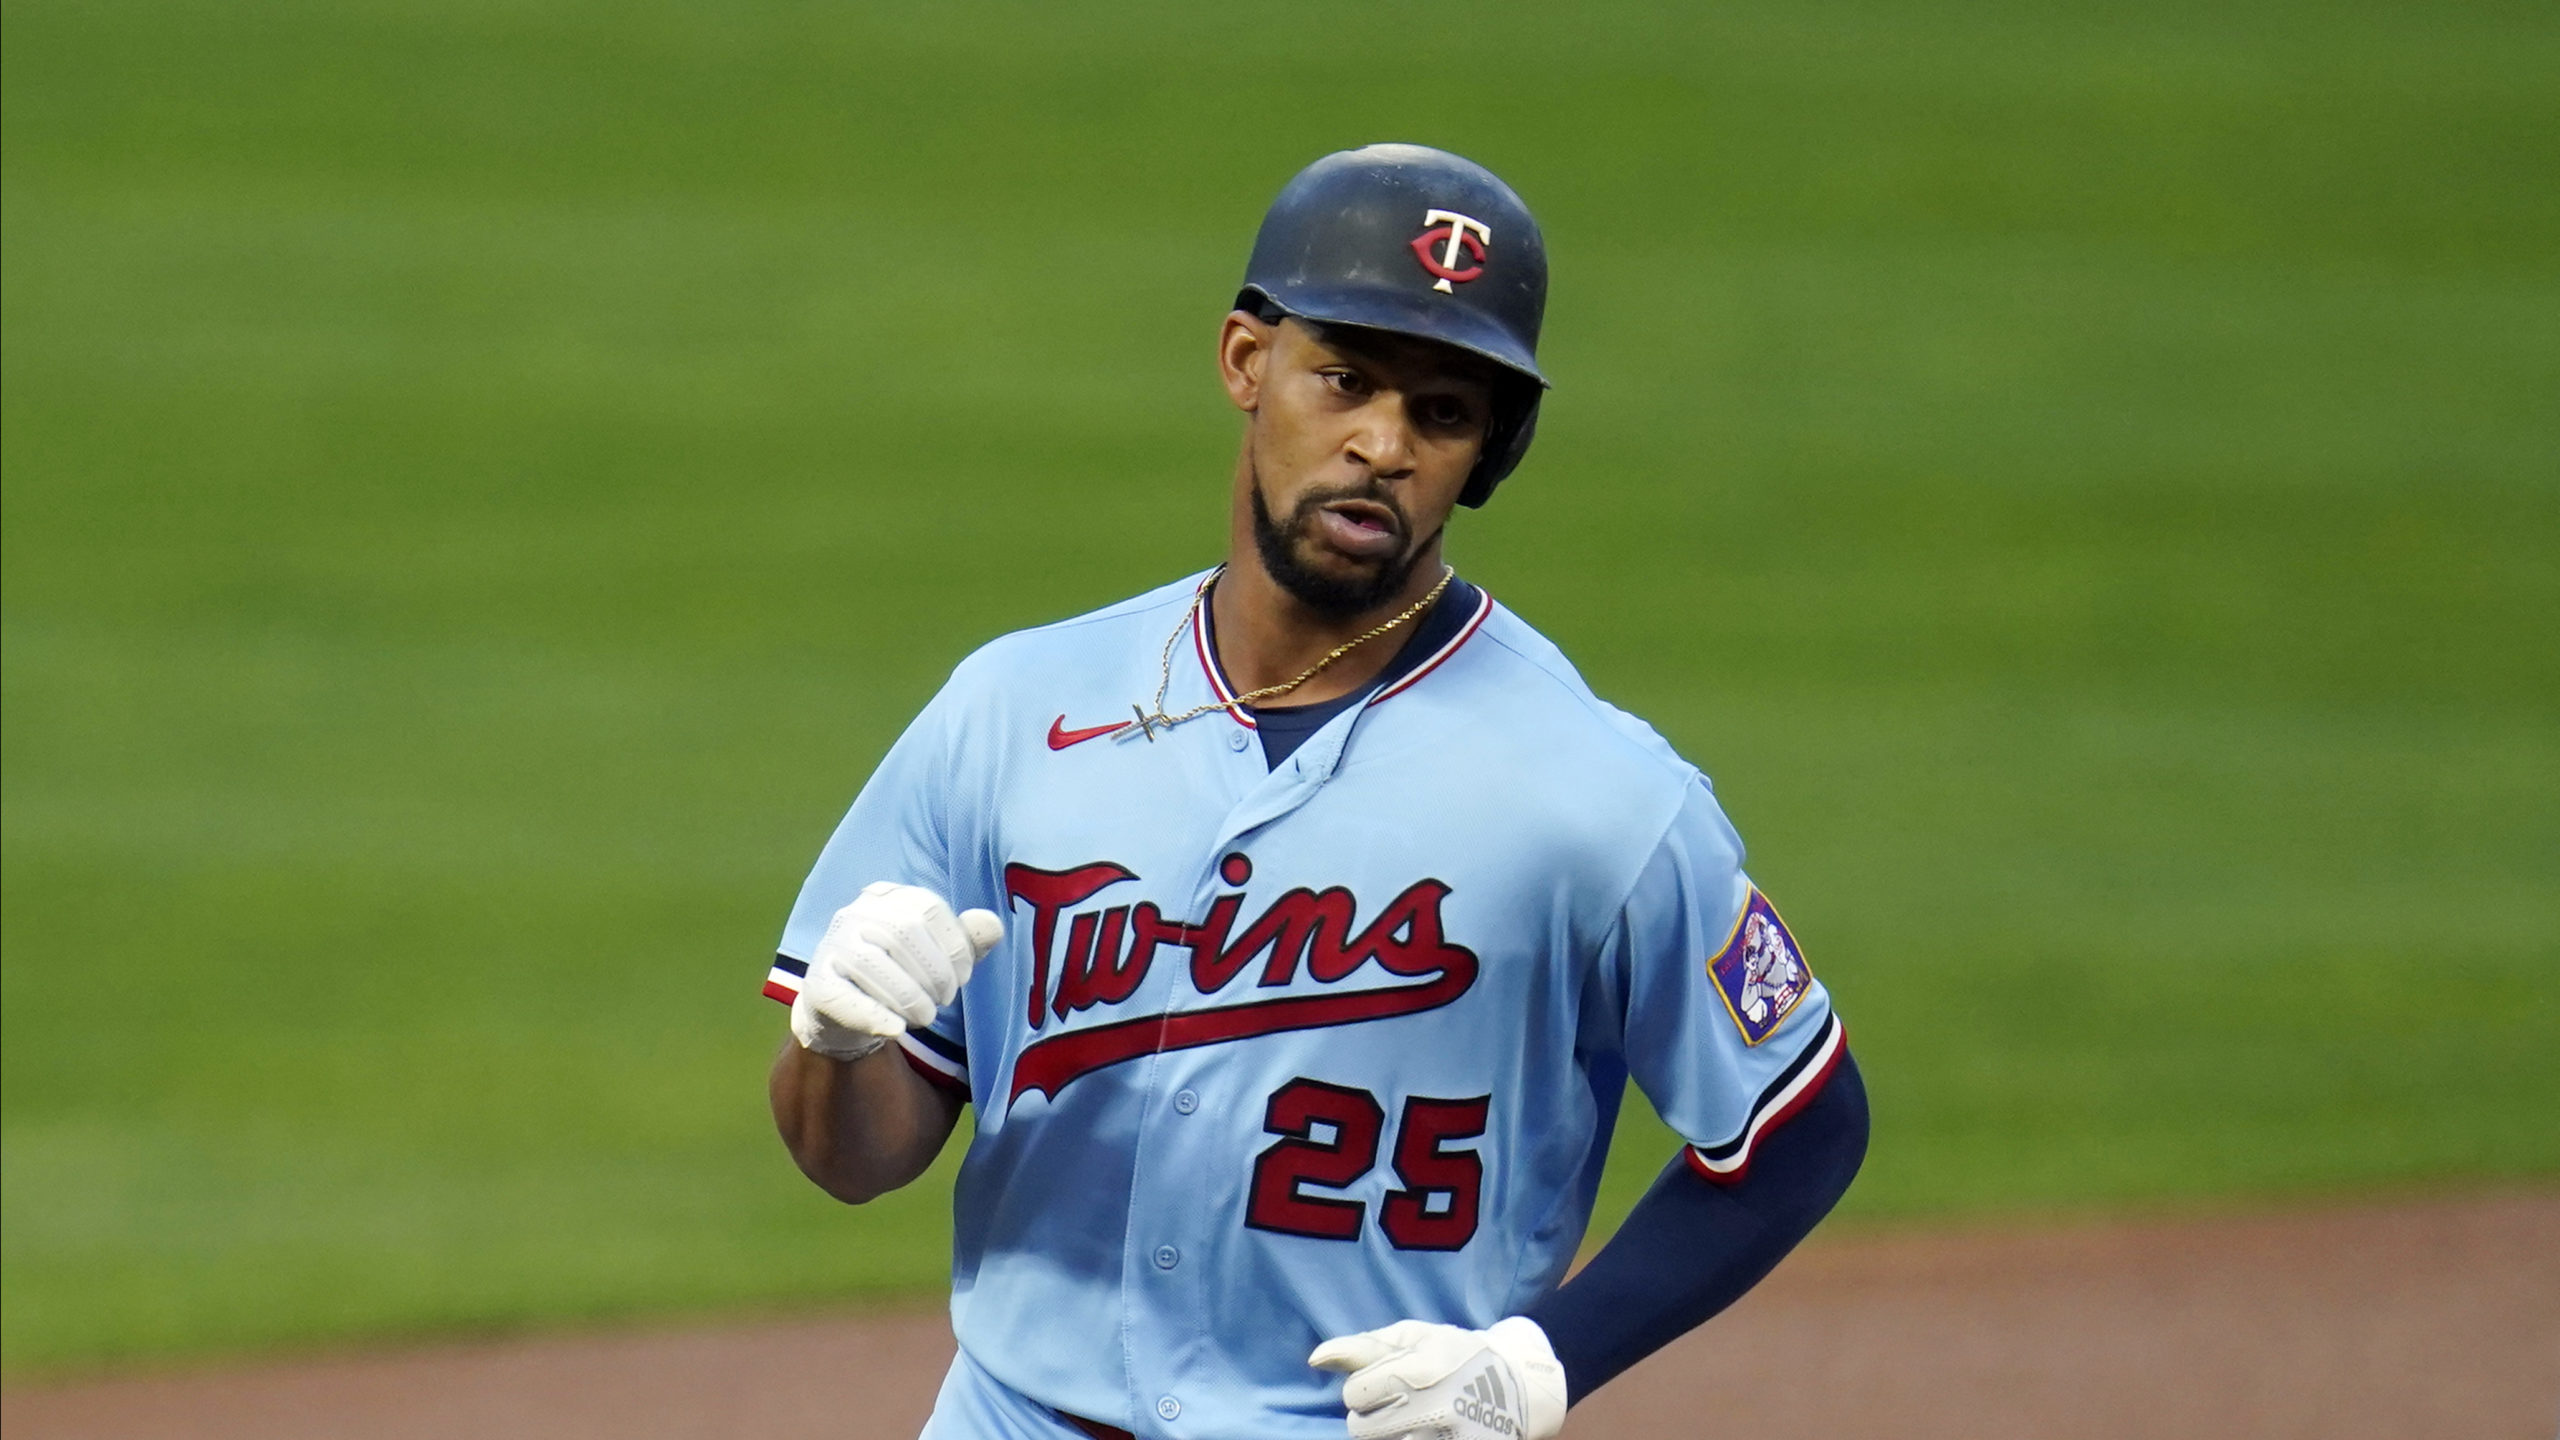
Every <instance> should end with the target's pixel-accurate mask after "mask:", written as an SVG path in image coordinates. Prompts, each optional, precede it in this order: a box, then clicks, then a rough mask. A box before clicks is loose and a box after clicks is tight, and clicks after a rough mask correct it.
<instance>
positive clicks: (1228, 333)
mask: <svg viewBox="0 0 2560 1440" xmlns="http://www.w3.org/2000/svg"><path fill="white" fill-rule="evenodd" d="M1279 338H1280V336H1279V327H1278V326H1276V325H1273V324H1272V323H1271V322H1270V321H1268V320H1265V319H1263V318H1262V317H1261V316H1259V315H1256V314H1254V313H1253V312H1251V311H1249V310H1233V311H1229V312H1228V314H1227V322H1226V324H1225V325H1224V326H1222V327H1220V329H1219V331H1218V378H1219V379H1221V380H1223V381H1225V382H1226V386H1227V398H1228V399H1229V400H1231V401H1234V402H1235V407H1236V408H1237V409H1239V410H1242V411H1244V412H1245V413H1246V414H1251V413H1253V411H1255V410H1256V409H1258V408H1260V406H1261V404H1262V375H1263V370H1264V367H1265V366H1267V365H1268V364H1269V363H1270V360H1271V347H1272V345H1273V344H1274V343H1275V342H1277V341H1278V340H1279Z"/></svg>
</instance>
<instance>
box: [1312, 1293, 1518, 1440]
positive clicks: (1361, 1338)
mask: <svg viewBox="0 0 2560 1440" xmlns="http://www.w3.org/2000/svg"><path fill="white" fill-rule="evenodd" d="M1307 1363H1308V1364H1310V1365H1313V1366H1315V1367H1316V1368H1317V1369H1319V1370H1340V1371H1343V1372H1344V1373H1346V1374H1348V1375H1349V1376H1350V1377H1351V1378H1349V1379H1347V1380H1345V1381H1343V1382H1342V1404H1343V1408H1344V1409H1346V1410H1348V1411H1349V1412H1350V1415H1349V1424H1350V1427H1351V1434H1352V1437H1353V1440H1551V1437H1553V1436H1554V1435H1555V1433H1556V1432H1557V1431H1559V1430H1562V1429H1563V1428H1564V1409H1565V1388H1564V1366H1563V1365H1561V1364H1559V1363H1558V1362H1557V1360H1556V1352H1555V1350H1554V1348H1553V1347H1551V1346H1549V1345H1548V1344H1547V1333H1546V1332H1545V1331H1543V1330H1541V1329H1539V1328H1538V1324H1537V1322H1536V1321H1534V1320H1531V1319H1529V1318H1528V1317H1526V1316H1522V1315H1514V1316H1512V1317H1511V1318H1510V1319H1508V1320H1504V1321H1501V1322H1499V1323H1497V1324H1496V1325H1494V1326H1493V1328H1492V1329H1489V1330H1461V1329H1459V1328H1458V1327H1457V1326H1455V1325H1434V1324H1431V1323H1430V1322H1428V1321H1424V1320H1399V1321H1397V1322H1396V1323H1394V1324H1393V1325H1389V1326H1387V1327H1386V1328H1385V1329H1383V1330H1364V1331H1362V1332H1361V1333H1359V1334H1357V1335H1345V1336H1343V1337H1342V1338H1341V1339H1339V1340H1327V1341H1326V1342H1324V1343H1323V1344H1321V1345H1319V1346H1317V1347H1316V1352H1315V1353H1314V1354H1313V1355H1310V1356H1308V1357H1307Z"/></svg>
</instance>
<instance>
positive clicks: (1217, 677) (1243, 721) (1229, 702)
mask: <svg viewBox="0 0 2560 1440" xmlns="http://www.w3.org/2000/svg"><path fill="white" fill-rule="evenodd" d="M1211 578H1212V579H1214V578H1216V577H1214V576H1212V577H1211ZM1191 649H1192V652H1193V653H1194V654H1196V655H1198V656H1199V657H1200V673H1201V674H1203V675H1206V676H1208V677H1209V693H1211V694H1213V695H1215V696H1217V697H1218V699H1219V700H1220V701H1221V702H1223V704H1224V706H1225V709H1226V712H1227V718H1228V719H1230V720H1233V721H1234V722H1236V723H1237V724H1239V725H1241V726H1243V727H1244V728H1246V729H1247V730H1259V729H1261V728H1262V727H1261V726H1259V725H1256V724H1254V723H1253V716H1252V715H1251V714H1249V713H1247V712H1246V710H1245V708H1244V707H1243V706H1242V705H1239V704H1237V703H1236V692H1235V691H1233V690H1230V689H1228V688H1227V677H1226V676H1224V675H1221V674H1219V673H1218V657H1217V656H1216V655H1214V654H1212V653H1211V652H1210V650H1209V587H1208V586H1206V585H1203V586H1201V587H1200V593H1199V594H1197V595H1194V596H1192V597H1191Z"/></svg>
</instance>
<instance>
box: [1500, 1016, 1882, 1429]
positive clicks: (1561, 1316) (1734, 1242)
mask: <svg viewBox="0 0 2560 1440" xmlns="http://www.w3.org/2000/svg"><path fill="white" fill-rule="evenodd" d="M1866 1154H1867V1090H1866V1083H1865V1082H1864V1081H1863V1080H1861V1079H1860V1078H1859V1076H1858V1066H1857V1063H1856V1062H1855V1061H1854V1060H1852V1059H1851V1058H1850V1057H1849V1056H1848V1055H1847V1054H1845V1053H1844V1054H1843V1055H1841V1057H1840V1062H1839V1065H1838V1066H1837V1067H1836V1068H1835V1069H1834V1070H1833V1071H1832V1073H1831V1075H1830V1077H1829V1078H1828V1079H1827V1080H1825V1081H1824V1083H1823V1086H1822V1089H1821V1090H1820V1091H1819V1092H1817V1093H1816V1094H1815V1096H1814V1097H1813V1099H1812V1101H1811V1102H1810V1103H1808V1104H1807V1105H1806V1106H1805V1107H1804V1109H1802V1110H1801V1111H1799V1112H1797V1113H1796V1115H1795V1116H1794V1117H1793V1118H1791V1119H1789V1120H1788V1121H1787V1122H1786V1123H1784V1124H1782V1125H1779V1126H1778V1127H1776V1128H1775V1129H1774V1130H1772V1131H1771V1132H1769V1133H1768V1134H1767V1135H1765V1136H1763V1137H1762V1138H1761V1140H1760V1143H1759V1153H1758V1154H1757V1156H1756V1157H1755V1158H1754V1160H1753V1162H1752V1165H1751V1168H1750V1170H1749V1172H1748V1173H1747V1174H1745V1175H1744V1176H1743V1177H1742V1178H1741V1179H1739V1180H1737V1181H1734V1182H1733V1183H1731V1184H1718V1183H1716V1182H1714V1181H1711V1180H1708V1179H1706V1178H1704V1177H1703V1176H1701V1175H1699V1174H1698V1173H1697V1172H1696V1171H1695V1170H1693V1169H1692V1168H1691V1167H1690V1166H1689V1165H1688V1164H1687V1163H1686V1161H1685V1158H1684V1157H1674V1158H1673V1160H1672V1162H1671V1164H1670V1165H1669V1167H1667V1168H1666V1169H1664V1171H1663V1172H1662V1175H1661V1177H1660V1178H1659V1179H1656V1180H1655V1181H1654V1182H1653V1188H1652V1189H1651V1190H1648V1191H1646V1192H1645V1196H1644V1198H1643V1199H1642V1200H1639V1201H1637V1202H1636V1208H1635V1209H1634V1210H1633V1211H1632V1212H1630V1213H1629V1214H1628V1216H1627V1221H1626V1223H1625V1224H1624V1225H1621V1226H1619V1227H1618V1233H1617V1234H1616V1235H1614V1236H1612V1237H1611V1238H1610V1240H1609V1243H1608V1244H1607V1245H1605V1246H1603V1247H1601V1250H1600V1253H1599V1254H1598V1255H1595V1256H1593V1257H1592V1260H1591V1263H1590V1264H1588V1265H1586V1266H1584V1267H1583V1268H1582V1270H1581V1272H1580V1273H1579V1274H1577V1275H1575V1276H1574V1277H1573V1278H1572V1279H1571V1280H1568V1281H1566V1282H1565V1284H1564V1286H1563V1287H1562V1288H1561V1289H1559V1290H1557V1291H1556V1292H1555V1293H1553V1294H1551V1295H1549V1296H1547V1297H1546V1298H1544V1299H1542V1300H1540V1301H1538V1302H1537V1303H1536V1304H1534V1305H1531V1306H1530V1307H1529V1309H1528V1311H1527V1312H1526V1313H1527V1314H1528V1317H1529V1318H1530V1319H1532V1320H1534V1321H1536V1322H1538V1328H1539V1329H1541V1330H1544V1331H1545V1332H1546V1333H1547V1342H1548V1343H1549V1344H1551V1345H1553V1346H1554V1347H1555V1352H1556V1358H1557V1359H1558V1360H1560V1361H1562V1362H1564V1374H1565V1388H1566V1392H1567V1394H1568V1395H1569V1397H1570V1399H1571V1400H1572V1401H1573V1402H1575V1403H1579V1402H1580V1401H1581V1399H1582V1397H1583V1396H1585V1395H1588V1394H1590V1393H1591V1392H1592V1391H1594V1390H1597V1389H1599V1388H1600V1387H1601V1386H1603V1385H1605V1384H1607V1383H1609V1381H1611V1380H1613V1379H1615V1378H1617V1376H1618V1375H1619V1373H1620V1372H1622V1371H1624V1370H1626V1369H1627V1368H1628V1367H1629V1366H1632V1365H1634V1364H1635V1363H1636V1362H1637V1361H1639V1360H1642V1359H1643V1358H1645V1357H1646V1356H1648V1355H1650V1354H1652V1353H1653V1352H1654V1351H1656V1350H1659V1349H1661V1348H1662V1347H1663V1346H1665V1345H1668V1344H1670V1343H1671V1342H1672V1341H1674V1340H1677V1339H1679V1338H1680V1337H1681V1336H1683V1335H1685V1334H1687V1333H1689V1332H1690V1331H1691V1330H1694V1329H1696V1328H1697V1327H1698V1326H1700V1325H1703V1324H1705V1323H1706V1322H1707V1320H1708V1319H1709V1318H1711V1317H1713V1316H1714V1315H1715V1314H1717V1313H1718V1312H1719V1311H1722V1310H1723V1309H1724V1308H1725V1307H1726V1306H1728V1305H1731V1304H1732V1303H1733V1302H1734V1301H1736V1300H1739V1299H1741V1298H1742V1296H1743V1293H1744V1292H1745V1291H1747V1290H1749V1289H1750V1288H1751V1287H1752V1286H1754V1285H1757V1284H1759V1283H1760V1280H1761V1277H1763V1276H1765V1275H1767V1274H1768V1273H1769V1272H1770V1271H1771V1270H1773V1269H1776V1268H1777V1264H1778V1262H1779V1261H1780V1260H1783V1259H1785V1258H1786V1255H1787V1252H1788V1251H1790V1250H1793V1249H1794V1248H1795V1247H1796V1243H1797V1242H1798V1241H1800V1240H1802V1239H1804V1237H1805V1236H1806V1235H1807V1234H1810V1233H1811V1232H1812V1230H1813V1227H1814V1226H1815V1225H1817V1224H1820V1223H1821V1221H1822V1217H1823V1216H1825V1215H1828V1214H1830V1213H1831V1207H1832V1206H1834V1205H1836V1204H1838V1203H1839V1201H1840V1197H1841V1196H1842V1195H1844V1194H1846V1193H1847V1192H1848V1189H1849V1182H1850V1181H1851V1180H1852V1179H1853V1178H1855V1177H1856V1175H1857V1173H1858V1166H1859V1164H1860V1162H1861V1161H1863V1160H1864V1159H1865V1158H1866Z"/></svg>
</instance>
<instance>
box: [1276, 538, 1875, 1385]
mask: <svg viewBox="0 0 2560 1440" xmlns="http://www.w3.org/2000/svg"><path fill="white" fill-rule="evenodd" d="M1477 604H1478V592H1477V590H1476V588H1475V587H1474V586H1472V585H1469V584H1468V583H1467V582H1466V581H1464V580H1455V579H1453V580H1451V581H1450V582H1449V588H1448V590H1447V591H1446V592H1445V593H1443V594H1442V595H1441V597H1440V599H1439V602H1438V603H1437V604H1435V605H1433V606H1432V607H1431V610H1430V613H1429V614H1426V615H1424V616H1423V617H1422V618H1421V619H1420V620H1419V621H1418V622H1417V623H1416V624H1415V626H1414V630H1413V634H1411V635H1410V636H1407V637H1406V639H1405V642H1404V644H1403V646H1402V647H1400V648H1399V649H1398V650H1397V651H1396V658H1395V659H1393V660H1391V661H1389V662H1387V668H1386V669H1384V670H1382V671H1380V672H1378V676H1377V678H1376V679H1374V680H1371V681H1370V682H1369V683H1368V684H1366V685H1363V686H1361V687H1359V688H1358V689H1356V690H1354V691H1352V692H1351V693H1350V694H1348V695H1344V696H1341V697H1339V698H1336V699H1332V700H1326V701H1322V702H1320V703H1317V704H1314V705H1268V706H1253V707H1248V708H1250V709H1251V711H1252V714H1253V718H1254V723H1255V726H1256V729H1257V732H1258V733H1259V734H1260V735H1261V737H1262V758H1263V760H1264V762H1265V763H1266V764H1268V765H1269V766H1270V768H1272V769H1274V770H1277V769H1279V768H1280V765H1281V762H1283V761H1285V760H1287V759H1288V758H1289V757H1290V756H1291V755H1292V754H1295V753H1296V752H1297V749H1298V747H1299V746H1300V745H1303V744H1305V743H1306V741H1307V737H1308V736H1310V735H1313V734H1315V733H1316V732H1317V731H1319V730H1322V729H1323V728H1324V727H1325V726H1326V725H1327V724H1328V723H1330V722H1331V721H1332V720H1333V719H1334V717H1335V716H1338V715H1340V714H1341V713H1342V712H1343V711H1345V710H1348V709H1350V708H1351V707H1352V706H1354V705H1360V704H1365V703H1367V701H1368V699H1369V697H1370V696H1372V695H1375V694H1376V693H1378V691H1380V690H1382V689H1384V688H1386V687H1387V686H1389V685H1392V684H1394V683H1395V682H1397V681H1398V680H1401V679H1403V678H1404V677H1405V676H1407V675H1410V674H1412V673H1413V672H1414V670H1416V669H1417V668H1419V667H1420V666H1421V665H1422V663H1423V662H1424V661H1426V660H1428V659H1429V658H1430V657H1432V656H1433V655H1435V654H1438V653H1439V651H1440V649H1441V647H1442V646H1444V645H1446V644H1448V643H1449V642H1450V641H1451V640H1453V639H1456V638H1457V635H1458V632H1459V631H1460V630H1462V629H1464V628H1466V624H1467V622H1468V621H1469V620H1470V619H1473V618H1474V616H1475V613H1476V607H1477ZM1866 1153H1867V1088H1866V1082H1865V1081H1864V1080H1863V1079H1862V1078H1861V1077H1860V1076H1859V1074H1858V1063H1857V1061H1856V1060H1854V1059H1852V1058H1851V1057H1850V1056H1849V1054H1848V1053H1847V1052H1846V1051H1843V1052H1842V1053H1841V1056H1840V1062H1839V1064H1838V1066H1837V1067H1835V1068H1834V1069H1833V1070H1832V1072H1831V1075H1830V1078H1829V1079H1827V1080H1825V1081H1824V1082H1823V1086H1822V1089H1821V1090H1820V1091H1819V1092H1818V1093H1817V1094H1816V1095H1815V1096H1814V1098H1813V1099H1812V1101H1811V1102H1809V1103H1808V1104H1807V1105H1806V1106H1805V1108H1804V1109H1803V1110H1801V1111H1799V1112H1797V1113H1796V1114H1795V1115H1794V1116H1793V1117H1791V1118H1790V1119H1788V1120H1787V1121H1785V1122H1784V1123H1783V1124H1781V1125H1779V1126H1777V1127H1776V1128H1775V1129H1772V1130H1768V1131H1764V1132H1762V1134H1761V1136H1760V1139H1759V1142H1758V1144H1757V1145H1756V1146H1755V1147H1754V1153H1753V1155H1752V1159H1751V1168H1750V1170H1749V1171H1748V1172H1746V1173H1745V1174H1744V1175H1743V1177H1742V1178H1741V1179H1740V1180H1737V1181H1734V1182H1733V1183H1731V1184H1719V1183H1717V1182H1714V1181H1710V1180H1707V1179H1705V1178H1704V1177H1702V1176H1700V1175H1699V1174H1698V1173H1697V1172H1696V1171H1694V1170H1692V1169H1690V1168H1689V1164H1688V1161H1687V1160H1685V1159H1683V1158H1681V1157H1680V1156H1676V1155H1675V1156H1673V1157H1672V1160H1671V1164H1670V1165H1669V1166H1668V1167H1666V1168H1665V1169H1664V1170H1663V1172H1662V1174H1661V1175H1660V1176H1659V1177H1658V1178H1656V1179H1655V1180H1654V1182H1653V1188H1652V1189H1651V1190H1648V1191H1646V1192H1645V1196H1644V1198H1643V1199H1641V1200H1639V1201H1637V1202H1636V1207H1635V1209H1634V1210H1632V1211H1630V1212H1629V1213H1628V1215H1627V1218H1626V1222H1625V1223H1624V1224H1622V1225H1620V1226H1619V1227H1618V1233H1617V1234H1616V1235H1614V1236H1612V1237H1610V1240H1609V1243H1608V1244H1607V1245H1605V1246H1602V1247H1601V1250H1600V1253H1599V1254H1598V1255H1595V1256H1593V1257H1592V1260H1591V1263H1590V1264H1588V1265H1586V1266H1584V1267H1582V1270H1581V1271H1580V1272H1579V1273H1577V1274H1576V1275H1575V1276H1574V1277H1573V1278H1572V1279H1571V1280H1569V1281H1567V1282H1566V1283H1565V1285H1564V1286H1563V1288H1561V1289H1558V1290H1556V1291H1553V1292H1551V1293H1550V1294H1548V1295H1546V1296H1545V1297H1544V1298H1542V1299H1540V1300H1539V1301H1537V1302H1536V1303H1535V1304H1533V1305H1531V1306H1530V1307H1529V1308H1528V1310H1527V1311H1526V1312H1525V1313H1526V1314H1527V1315H1528V1317H1529V1318H1530V1319H1532V1320H1534V1321H1536V1322H1538V1328H1539V1329H1541V1330H1544V1331H1545V1332H1546V1334H1547V1343H1548V1344H1550V1345H1552V1346H1554V1347H1555V1352H1556V1359H1557V1360H1559V1361H1561V1362H1563V1365H1564V1375H1565V1389H1566V1393H1567V1394H1568V1396H1569V1397H1570V1398H1571V1399H1572V1400H1574V1401H1577V1402H1578V1401H1580V1400H1581V1399H1582V1397H1583V1396H1585V1395H1588V1394H1590V1393H1591V1392H1592V1391H1594V1390H1597V1389H1599V1388H1600V1387H1601V1386H1602V1385H1605V1384H1607V1383H1608V1382H1609V1381H1610V1380H1612V1379H1615V1378H1616V1377H1617V1376H1618V1375H1619V1374H1620V1373H1622V1372H1623V1371H1625V1370H1626V1369H1627V1368H1628V1367H1629V1366H1632V1365H1634V1364H1635V1363H1636V1362H1637V1361H1639V1360H1642V1359H1643V1358H1645V1357H1646V1356H1648V1355H1651V1354H1652V1353H1653V1352H1655V1351H1656V1350H1659V1349H1661V1348H1662V1347H1663V1346H1665V1345H1668V1344H1670V1343H1671V1342H1672V1341H1674V1340H1677V1339H1679V1338H1680V1337H1681V1336H1683V1335H1685V1334H1687V1333H1689V1332H1690V1331H1691V1330H1694V1329H1696V1328H1697V1327H1698V1326H1700V1325H1703V1324H1705V1323H1706V1322H1707V1321H1708V1320H1709V1319H1710V1318H1712V1317H1713V1316H1715V1315H1716V1314H1717V1313H1719V1312H1721V1311H1722V1310H1723V1309H1724V1308H1725V1307H1726V1306H1728V1305H1731V1304H1732V1303H1733V1302H1734V1301H1736V1300H1738V1299H1741V1298H1742V1295H1743V1293H1744V1292H1745V1291H1747V1290H1749V1289H1750V1288H1751V1287H1752V1286H1754V1285H1757V1284H1759V1283H1760V1280H1761V1277H1763V1276H1765V1275H1767V1274H1768V1273H1769V1272H1770V1271H1771V1270H1773V1269H1775V1268H1776V1267H1777V1264H1778V1262H1779V1261H1780V1260H1783V1259H1785V1258H1786V1255H1787V1252H1788V1251H1790V1250H1793V1249H1794V1248H1795V1247H1796V1244H1797V1242H1798V1241H1801V1240H1802V1239H1804V1237H1805V1236H1806V1235H1808V1234H1810V1233H1812V1230H1813V1227H1814V1226H1815V1225H1817V1224H1819V1223H1821V1221H1822V1217H1823V1216H1825V1215H1828V1214H1830V1213H1831V1207H1832V1206H1834V1205H1836V1204H1838V1203H1839V1202H1840V1197H1841V1196H1842V1195H1843V1194H1845V1193H1847V1191H1848V1189H1849V1182H1850V1180H1851V1179H1853V1178H1855V1177H1856V1175H1857V1173H1858V1166H1859V1164H1860V1163H1861V1162H1862V1161H1864V1160H1865V1158H1866Z"/></svg>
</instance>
